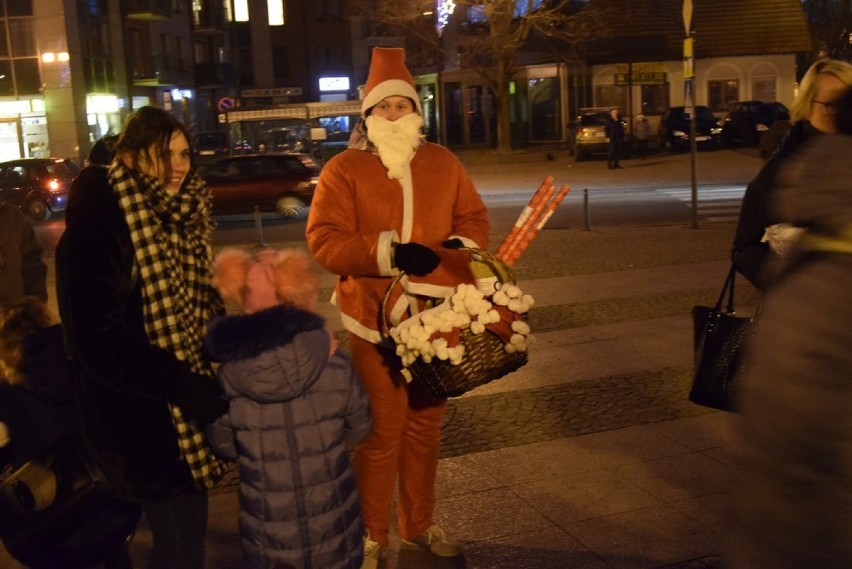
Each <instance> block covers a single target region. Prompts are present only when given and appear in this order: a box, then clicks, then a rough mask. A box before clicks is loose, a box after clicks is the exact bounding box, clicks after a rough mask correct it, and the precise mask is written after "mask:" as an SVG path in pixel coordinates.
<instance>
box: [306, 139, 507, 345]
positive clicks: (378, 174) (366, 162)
mask: <svg viewBox="0 0 852 569" xmlns="http://www.w3.org/2000/svg"><path fill="white" fill-rule="evenodd" d="M409 166H410V172H411V176H410V177H409V176H403V178H402V179H391V178H388V170H387V168H386V167H385V166H384V165H383V164H382V162H381V160H380V159H379V156H378V155H376V154H374V153H372V152H370V151H367V150H356V149H348V150H346V151H344V152H342V153H340V154H338V155H337V156H335V157H334V158H332V159H331V160H330V161H329V162H328V163H327V164H326V165H325V167H324V168H323V170H322V174H321V175H320V178H319V183H318V185H317V190H316V194H315V196H314V199H313V202H312V204H311V210H310V214H309V216H308V224H307V231H306V235H307V242H308V247H309V248H310V250H311V253H312V254H313V255H314V256H315V257H316V259H317V261H318V262H319V263H320V264H321V265H322V266H323V267H324V268H325V269H327V270H328V271H330V272H332V273H334V274H337V275H340V280H339V282H338V284H337V289H336V302H337V304H338V305H339V307H340V311H341V317H342V320H343V325H344V327H345V328H346V329H347V330H349V331H350V332H352V333H354V334H356V335H357V336H359V337H361V338H363V339H365V340H367V341H369V342H372V343H379V342H381V340H382V336H381V332H380V330H381V318H382V316H381V303H382V297H383V295H384V293H385V291H386V290H387V287H388V285H389V284H390V282H391V279H392V278H393V276H394V275H395V274H396V273H397V270H396V269H395V268H393V267H392V255H393V253H392V247H391V244H392V243H394V242H403V243H407V242H409V241H414V242H417V243H421V244H423V245H426V246H427V247H430V248H432V249H433V250H435V251H436V252H437V253H438V254H439V255H440V256H441V264H440V265H439V266H438V268H437V269H436V270H435V271H433V272H432V273H431V274H429V275H427V276H425V277H413V276H412V277H410V278H409V277H408V276H406V277H404V278H403V280H402V285H403V286H402V287H396V288H397V289H399V290H398V292H397V291H394V292H395V295H394V296H393V297H392V298H391V300H390V301H389V302H388V313H389V315H390V320H391V325H393V324H395V323H397V322H398V320H400V319H403V318H404V313H405V311H406V309H407V308H408V304H409V302H408V301H409V298H410V297H409V298H407V297H406V296H403V295H402V288H404V289H405V290H406V291H407V292H408V293H409V294H410V295H413V294H417V295H425V296H432V297H436V298H443V297H444V296H446V295H447V294H448V293H449V292H451V291H452V288H453V287H454V286H455V285H457V284H459V283H461V282H472V276H471V274H470V268H469V264H468V262H469V260H470V258H469V255H468V254H467V253H466V252H462V251H453V250H449V249H445V248H443V247H441V243H442V242H443V241H444V240H446V239H450V238H453V237H457V238H460V239H461V240H462V242H463V243H464V244H465V245H466V246H471V247H477V248H480V249H485V248H486V247H487V246H488V236H489V230H490V224H489V222H488V210H487V208H486V207H485V204H484V203H483V202H482V198H481V197H480V196H479V194H478V193H477V191H476V188H475V187H474V185H473V182H472V181H471V179H470V177H469V176H468V175H467V172H466V171H465V169H464V167H463V166H462V164H461V163H460V162H459V161H458V159H457V158H456V156H455V155H454V154H453V153H452V152H450V151H449V150H447V149H446V148H445V147H443V146H439V145H437V144H432V143H428V142H426V143H424V144H422V145H421V146H420V147H419V148H418V149H417V152H416V153H415V154H414V156H413V157H412V159H411V162H410V163H409Z"/></svg>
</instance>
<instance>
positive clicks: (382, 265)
mask: <svg viewBox="0 0 852 569" xmlns="http://www.w3.org/2000/svg"><path fill="white" fill-rule="evenodd" d="M361 109H362V120H361V121H360V122H359V124H358V126H356V129H355V133H354V134H353V137H352V139H351V140H350V144H349V148H348V149H347V150H345V151H344V152H342V153H340V154H338V155H336V156H335V157H334V158H332V159H331V160H330V161H329V162H328V163H327V164H326V165H325V167H324V168H323V171H322V173H321V174H320V179H319V183H318V185H317V191H316V195H315V196H314V201H313V203H312V205H311V211H310V214H309V216H308V224H307V241H308V246H309V248H310V250H311V252H312V253H313V254H314V256H315V257H316V259H317V261H318V262H319V263H320V264H321V265H322V266H323V267H324V268H326V269H327V270H328V271H330V272H331V273H333V274H337V275H339V276H340V280H339V281H338V285H337V289H336V293H335V297H336V302H337V304H338V306H339V307H340V311H341V313H342V320H343V325H344V326H345V327H346V329H347V330H348V332H349V340H350V346H351V350H352V356H353V359H354V362H355V367H356V369H357V370H358V374H359V376H360V377H361V380H362V381H363V382H364V386H365V388H366V390H367V393H368V394H369V397H370V405H371V408H372V422H373V424H372V430H371V431H370V435H369V436H368V437H367V438H366V439H365V440H364V441H363V442H362V443H361V444H360V445H358V448H357V449H356V453H355V469H356V474H357V477H358V488H359V491H360V493H361V506H362V511H363V515H364V523H365V526H366V528H367V533H366V537H365V541H364V547H365V559H364V567H365V568H369V569H374V568H375V567H376V566H377V565H378V562H379V559H380V557H381V552H382V549H384V548H386V547H387V546H388V541H389V531H390V523H391V503H392V501H393V496H394V489H395V487H396V483H397V481H398V482H399V502H398V519H399V533H400V537H401V538H402V544H403V547H419V548H424V549H426V550H428V551H431V552H432V553H433V554H435V555H439V556H444V557H453V556H456V555H459V554H460V553H461V548H460V546H459V544H458V543H457V542H456V541H455V540H453V539H452V538H450V537H449V536H448V535H447V534H446V533H445V532H444V530H443V529H442V528H440V527H439V526H437V525H435V523H434V518H433V514H434V509H435V501H436V498H435V480H436V477H437V469H438V457H439V454H440V441H441V428H440V427H441V419H442V418H443V416H444V412H445V409H446V403H447V402H446V400H445V399H442V400H438V401H435V400H433V399H430V398H427V397H426V396H425V395H423V394H421V393H420V392H418V391H417V390H415V389H413V388H412V387H411V386H410V385H409V384H408V383H407V382H406V381H405V379H404V378H403V376H402V374H401V362H400V359H399V357H398V356H397V355H396V353H395V352H394V349H393V347H392V345H391V344H390V342H389V341H387V340H386V339H385V338H384V337H383V334H382V331H381V324H380V322H381V321H382V319H383V317H382V314H381V313H382V311H383V308H385V307H387V308H388V312H389V314H388V315H389V318H390V323H391V325H396V323H398V322H399V321H400V320H402V319H405V318H408V317H410V316H411V314H412V313H413V312H416V311H418V310H421V309H422V308H423V307H424V306H425V305H424V302H425V301H426V300H428V299H429V298H432V299H434V298H441V299H442V298H444V297H445V296H446V295H447V294H449V293H450V292H451V291H452V289H453V288H454V287H455V286H456V285H458V284H459V283H461V282H471V283H472V282H474V280H473V276H472V275H471V272H470V265H469V261H470V258H469V255H468V254H467V253H466V252H464V251H458V250H453V249H449V248H444V247H442V243H445V242H447V241H448V240H454V241H455V242H461V243H462V244H464V245H468V246H473V247H478V248H481V249H484V248H486V247H487V245H488V235H489V228H490V225H489V222H488V212H487V209H486V207H485V205H484V204H483V202H482V199H481V197H480V196H479V194H478V193H477V191H476V189H475V188H474V185H473V183H472V182H471V180H470V178H469V176H468V175H467V173H466V171H465V170H464V168H463V166H462V165H461V163H460V162H459V161H458V159H457V158H456V157H455V156H454V155H453V154H452V153H451V152H450V151H449V150H447V149H446V148H444V147H442V146H439V145H436V144H432V143H428V142H426V141H425V140H424V138H423V135H422V132H421V130H422V126H423V112H422V108H421V104H420V100H419V98H418V94H417V91H416V89H415V87H414V81H413V79H412V77H411V74H410V72H409V71H408V69H407V68H406V67H405V52H404V51H403V50H402V49H399V48H375V49H374V50H373V57H372V61H371V64H370V73H369V76H368V78H367V83H366V87H365V96H364V100H363V103H362V106H361ZM399 271H403V272H405V274H406V277H405V278H404V279H403V281H402V285H401V287H397V288H396V289H395V290H393V291H391V292H392V294H391V296H390V297H389V299H388V302H387V303H383V296H384V294H385V292H386V290H387V289H388V286H389V284H390V283H391V281H392V279H393V277H394V275H396V274H397V273H398V272H399ZM400 289H402V290H400Z"/></svg>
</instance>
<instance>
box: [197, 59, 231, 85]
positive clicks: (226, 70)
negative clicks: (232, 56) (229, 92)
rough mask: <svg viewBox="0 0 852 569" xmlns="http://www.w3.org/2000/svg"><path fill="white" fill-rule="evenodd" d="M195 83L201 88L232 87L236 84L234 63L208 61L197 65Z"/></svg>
mask: <svg viewBox="0 0 852 569" xmlns="http://www.w3.org/2000/svg"><path fill="white" fill-rule="evenodd" d="M195 84H196V85H197V86H198V87H199V88H210V87H230V86H233V85H234V84H235V76H234V65H233V64H232V63H215V62H206V63H198V64H196V65H195Z"/></svg>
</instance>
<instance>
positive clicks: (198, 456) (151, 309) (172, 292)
mask: <svg viewBox="0 0 852 569" xmlns="http://www.w3.org/2000/svg"><path fill="white" fill-rule="evenodd" d="M109 181H110V185H111V186H112V188H113V190H114V191H115V192H116V194H118V200H119V204H120V205H121V209H122V210H123V211H124V217H125V219H126V220H127V225H128V226H129V227H130V236H131V239H132V241H133V244H134V247H135V255H136V262H137V264H138V266H139V278H140V279H141V283H142V298H143V305H144V317H145V331H146V332H147V334H148V338H149V340H150V341H151V343H152V344H154V345H156V346H159V347H161V348H163V349H165V350H168V351H169V352H171V353H173V354H174V355H175V356H176V357H177V358H178V359H180V360H182V361H186V362H188V363H189V365H190V367H191V368H192V370H193V371H194V372H196V373H200V374H204V375H209V376H210V377H211V381H215V379H214V377H215V373H214V371H213V368H212V367H211V365H210V363H209V362H208V361H206V360H205V359H204V358H203V357H202V356H201V344H202V339H203V337H204V334H205V332H206V329H207V324H208V322H209V321H210V319H211V318H212V317H213V316H215V315H216V314H218V313H219V312H221V309H222V300H221V298H220V297H219V295H218V293H216V292H215V289H214V288H213V287H212V286H211V284H210V278H211V274H210V267H211V263H212V246H211V235H212V232H213V224H212V221H211V219H210V207H211V204H210V194H209V190H208V189H207V187H206V185H205V184H204V182H203V181H202V180H201V179H200V178H199V177H198V176H196V175H194V174H192V175H191V176H189V177H188V178H187V180H186V181H185V183H184V186H183V187H182V188H181V190H180V191H179V192H177V193H174V194H170V193H169V192H167V191H166V189H165V185H163V184H159V183H157V181H156V180H155V179H154V178H152V177H150V176H146V175H144V174H141V173H140V172H138V171H133V170H129V169H128V168H126V167H125V166H124V165H123V164H121V163H120V161H118V160H116V161H115V162H113V164H112V166H111V167H110V170H109ZM171 411H172V418H173V421H174V425H175V429H176V430H177V434H178V442H179V444H180V448H181V451H182V453H183V457H184V459H185V460H186V462H187V464H188V465H189V468H190V470H191V472H192V476H193V478H194V479H195V482H196V485H197V486H198V487H199V488H209V487H211V486H213V485H214V484H215V483H216V481H217V480H218V479H219V478H221V476H222V473H223V472H224V464H223V463H222V462H221V461H219V459H217V458H216V457H215V456H214V455H213V453H212V451H211V450H210V449H209V447H208V446H207V444H206V442H205V439H204V431H203V429H201V428H199V427H198V425H196V424H195V423H194V422H193V421H191V420H189V419H185V418H184V417H183V414H182V413H181V410H180V408H178V407H177V406H175V405H172V406H171Z"/></svg>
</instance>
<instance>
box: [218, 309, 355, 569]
mask: <svg viewBox="0 0 852 569" xmlns="http://www.w3.org/2000/svg"><path fill="white" fill-rule="evenodd" d="M205 345H206V348H207V350H208V351H209V352H210V354H212V356H213V359H214V360H220V361H222V366H221V368H220V369H219V378H220V380H221V381H222V385H223V387H224V389H225V392H226V394H227V395H228V397H229V398H231V405H230V410H229V412H228V413H227V414H226V415H224V416H222V417H220V418H219V419H218V420H217V421H216V422H215V423H214V424H212V425H210V426H209V427H208V437H209V441H210V444H211V446H212V447H213V449H214V450H215V451H216V452H217V453H219V454H220V456H222V457H223V458H227V459H231V460H234V459H238V460H239V468H240V533H241V535H242V538H243V549H244V551H245V556H246V567H247V568H252V569H259V568H264V569H271V568H272V567H274V566H276V565H278V564H281V565H285V566H286V565H287V564H290V565H292V566H293V567H296V568H303V569H309V568H313V569H336V568H340V569H343V568H347V569H358V568H359V567H361V561H362V551H363V535H364V526H363V523H362V521H361V513H360V505H359V497H358V492H357V489H356V486H355V476H354V472H353V469H352V466H351V464H350V458H349V448H350V447H352V446H353V445H354V444H355V443H356V442H358V441H360V440H361V439H363V438H364V437H365V436H366V435H367V434H368V433H369V430H370V409H369V404H368V399H367V395H366V393H365V391H364V390H363V388H362V386H361V381H360V379H359V378H358V377H357V375H356V374H355V371H354V368H353V366H352V361H351V359H350V357H349V355H348V354H346V353H344V352H341V351H340V350H337V351H336V352H335V353H334V355H332V356H331V357H330V358H329V346H330V340H329V336H328V332H327V331H326V330H325V329H324V328H323V320H322V318H320V317H319V316H317V315H315V314H312V313H310V312H305V311H302V310H297V309H293V308H288V307H284V306H275V307H272V308H269V309H266V310H262V311H260V312H256V313H254V314H251V315H239V316H226V317H224V318H221V319H219V320H216V321H214V322H213V323H212V324H211V326H210V331H209V334H208V338H207V341H206V343H205Z"/></svg>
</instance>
